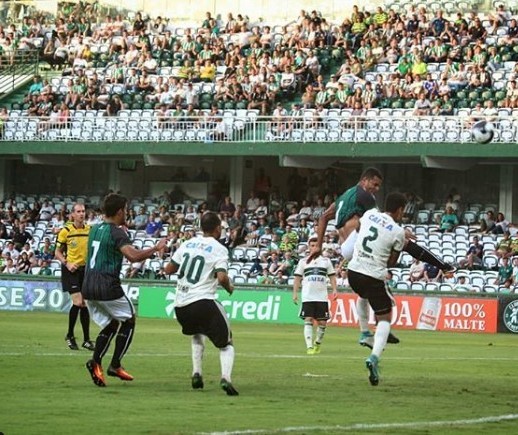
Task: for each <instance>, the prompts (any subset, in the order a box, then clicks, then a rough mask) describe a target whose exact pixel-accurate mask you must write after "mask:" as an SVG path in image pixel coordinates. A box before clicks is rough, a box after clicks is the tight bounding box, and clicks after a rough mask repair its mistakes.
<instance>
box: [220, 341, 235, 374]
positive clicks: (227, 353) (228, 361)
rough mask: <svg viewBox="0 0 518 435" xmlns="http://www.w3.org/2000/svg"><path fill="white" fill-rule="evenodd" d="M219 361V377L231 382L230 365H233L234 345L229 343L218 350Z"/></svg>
mask: <svg viewBox="0 0 518 435" xmlns="http://www.w3.org/2000/svg"><path fill="white" fill-rule="evenodd" d="M219 361H220V363H221V377H222V378H224V379H226V380H227V381H228V382H232V379H231V378H232V367H234V346H232V345H231V344H229V345H227V346H226V347H222V348H221V349H220V350H219Z"/></svg>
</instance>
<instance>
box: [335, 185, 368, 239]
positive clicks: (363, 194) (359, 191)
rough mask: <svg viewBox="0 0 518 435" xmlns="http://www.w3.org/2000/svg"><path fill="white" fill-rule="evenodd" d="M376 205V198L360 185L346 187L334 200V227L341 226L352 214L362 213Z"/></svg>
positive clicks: (360, 214)
mask: <svg viewBox="0 0 518 435" xmlns="http://www.w3.org/2000/svg"><path fill="white" fill-rule="evenodd" d="M374 207H376V198H375V197H374V195H372V194H371V193H369V192H367V191H365V190H364V189H363V188H362V187H360V185H358V184H357V185H356V186H353V187H351V188H350V189H347V190H346V191H345V192H344V193H342V194H341V195H340V196H339V197H338V198H336V202H335V210H336V211H335V220H336V224H335V225H336V228H337V229H338V228H342V227H343V226H344V225H345V223H346V222H347V221H348V220H349V219H351V218H352V217H353V216H354V215H358V216H360V217H361V216H363V214H364V213H365V212H366V211H367V210H370V209H371V208H374Z"/></svg>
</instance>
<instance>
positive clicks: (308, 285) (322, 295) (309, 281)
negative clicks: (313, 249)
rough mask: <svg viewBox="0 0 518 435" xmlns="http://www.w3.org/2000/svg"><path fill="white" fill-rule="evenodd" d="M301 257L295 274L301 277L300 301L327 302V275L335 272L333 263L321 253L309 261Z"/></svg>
mask: <svg viewBox="0 0 518 435" xmlns="http://www.w3.org/2000/svg"><path fill="white" fill-rule="evenodd" d="M306 261H307V259H306V258H303V259H302V260H300V261H299V264H297V268H296V269H295V275H296V276H301V277H302V295H301V299H302V302H327V277H328V276H331V275H334V274H335V269H334V267H333V263H331V260H330V259H329V258H327V257H322V256H321V255H320V256H318V257H317V258H315V259H314V260H312V261H310V262H309V263H307V262H306Z"/></svg>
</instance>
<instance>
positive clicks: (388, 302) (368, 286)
mask: <svg viewBox="0 0 518 435" xmlns="http://www.w3.org/2000/svg"><path fill="white" fill-rule="evenodd" d="M348 278H349V284H350V285H351V287H352V289H353V290H354V292H355V293H357V294H358V295H360V296H361V297H362V298H364V299H368V301H369V304H370V306H371V307H372V310H373V311H374V313H375V314H377V315H379V316H381V315H383V314H388V313H390V312H391V311H392V306H393V305H395V301H394V297H393V296H392V294H391V293H390V290H389V288H388V286H387V285H386V284H385V281H381V280H379V279H376V278H373V277H371V276H368V275H364V274H363V273H359V272H355V271H354V270H350V269H349V273H348Z"/></svg>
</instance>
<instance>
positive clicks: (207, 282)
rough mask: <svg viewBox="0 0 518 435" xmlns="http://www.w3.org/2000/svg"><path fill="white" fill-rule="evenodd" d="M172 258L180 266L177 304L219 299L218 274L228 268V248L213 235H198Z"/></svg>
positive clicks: (178, 305)
mask: <svg viewBox="0 0 518 435" xmlns="http://www.w3.org/2000/svg"><path fill="white" fill-rule="evenodd" d="M171 261H172V262H173V263H175V264H177V265H178V272H177V273H178V284H177V286H176V302H175V304H176V306H177V307H183V306H185V305H189V304H191V303H193V302H196V301H199V300H200V299H216V288H217V286H218V280H217V278H216V273H217V272H218V271H225V272H226V271H227V269H228V250H227V248H225V247H224V246H223V245H222V244H221V243H219V242H218V241H217V240H216V239H214V238H213V237H203V236H198V237H195V238H193V239H190V240H186V241H185V242H183V243H182V244H181V245H180V248H178V250H177V251H176V252H175V253H174V254H173V258H172V259H171Z"/></svg>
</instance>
